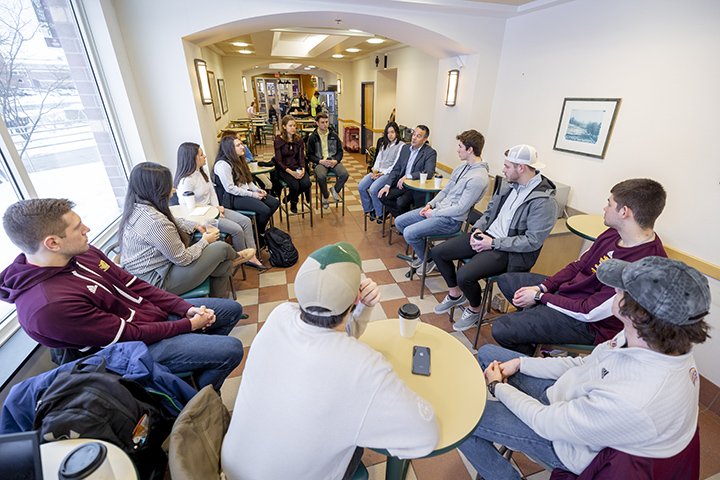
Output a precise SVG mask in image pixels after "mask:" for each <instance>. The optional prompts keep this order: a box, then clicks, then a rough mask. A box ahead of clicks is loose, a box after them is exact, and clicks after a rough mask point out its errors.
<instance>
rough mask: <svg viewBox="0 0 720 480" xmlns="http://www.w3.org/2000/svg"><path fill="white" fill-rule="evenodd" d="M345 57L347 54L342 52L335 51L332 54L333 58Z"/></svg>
mask: <svg viewBox="0 0 720 480" xmlns="http://www.w3.org/2000/svg"><path fill="white" fill-rule="evenodd" d="M344 57H345V55H343V54H342V53H334V54H333V56H332V58H344Z"/></svg>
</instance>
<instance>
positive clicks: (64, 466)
mask: <svg viewBox="0 0 720 480" xmlns="http://www.w3.org/2000/svg"><path fill="white" fill-rule="evenodd" d="M108 455H109V452H108V451H107V447H106V446H105V445H103V444H102V443H99V442H92V443H86V444H85V445H81V446H79V447H77V448H76V449H74V450H73V451H72V452H70V453H68V454H67V456H66V457H65V458H64V459H63V461H62V463H61V464H60V468H59V469H58V478H59V479H60V480H69V479H73V480H79V479H85V480H115V472H113V468H112V465H110V459H109V458H108Z"/></svg>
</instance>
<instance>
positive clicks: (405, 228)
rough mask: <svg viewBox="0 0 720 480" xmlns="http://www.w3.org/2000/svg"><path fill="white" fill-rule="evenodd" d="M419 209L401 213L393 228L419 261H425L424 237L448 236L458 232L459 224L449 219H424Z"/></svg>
mask: <svg viewBox="0 0 720 480" xmlns="http://www.w3.org/2000/svg"><path fill="white" fill-rule="evenodd" d="M420 210H421V209H420V208H416V209H415V210H412V211H410V212H407V213H403V214H402V215H400V216H399V217H397V218H396V219H395V227H397V229H398V231H399V232H400V234H401V235H402V236H403V237H405V241H406V242H407V243H408V245H410V246H411V247H412V248H413V250H415V255H417V257H418V258H419V259H420V260H424V259H425V252H424V248H425V237H427V236H428V235H450V234H453V233H455V232H457V231H458V230H460V225H461V222H459V221H457V220H455V219H453V218H450V217H435V216H433V217H430V218H425V217H423V216H421V215H420Z"/></svg>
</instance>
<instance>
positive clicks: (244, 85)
mask: <svg viewBox="0 0 720 480" xmlns="http://www.w3.org/2000/svg"><path fill="white" fill-rule="evenodd" d="M242 78H243V92H245V93H247V78H245V75H243V77H242Z"/></svg>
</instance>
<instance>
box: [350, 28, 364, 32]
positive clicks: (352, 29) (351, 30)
mask: <svg viewBox="0 0 720 480" xmlns="http://www.w3.org/2000/svg"><path fill="white" fill-rule="evenodd" d="M348 32H353V33H363V31H362V30H358V29H356V28H351V29H349V30H348Z"/></svg>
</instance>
